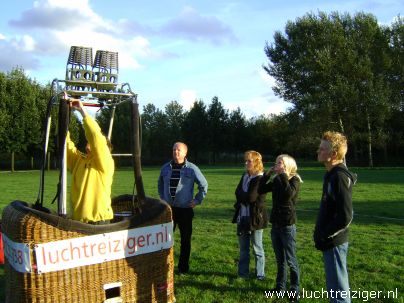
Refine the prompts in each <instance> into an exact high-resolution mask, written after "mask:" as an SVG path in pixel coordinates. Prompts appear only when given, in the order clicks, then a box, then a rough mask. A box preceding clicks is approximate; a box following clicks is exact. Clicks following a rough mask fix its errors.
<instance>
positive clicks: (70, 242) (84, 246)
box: [35, 222, 173, 273]
mask: <svg viewBox="0 0 404 303" xmlns="http://www.w3.org/2000/svg"><path fill="white" fill-rule="evenodd" d="M172 246H173V223H172V222H169V223H164V224H158V225H152V226H146V227H141V228H134V229H128V230H122V231H116V232H111V233H105V234H99V235H92V236H86V237H80V238H72V239H67V240H61V241H55V242H48V243H43V244H37V245H35V257H36V261H37V264H36V265H37V271H38V273H45V272H51V271H57V270H63V269H68V268H75V267H79V266H84V265H92V264H97V263H102V262H106V261H112V260H118V259H123V258H128V257H133V256H137V255H142V254H147V253H151V252H155V251H159V250H163V249H168V248H170V247H172Z"/></svg>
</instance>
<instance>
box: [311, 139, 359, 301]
mask: <svg viewBox="0 0 404 303" xmlns="http://www.w3.org/2000/svg"><path fill="white" fill-rule="evenodd" d="M346 152H347V140H346V137H345V136H344V135H342V134H340V133H337V132H330V131H328V132H325V133H324V134H323V137H322V139H321V143H320V146H319V148H318V150H317V160H318V161H319V162H321V163H323V164H324V166H325V168H326V170H327V172H326V174H325V176H324V183H323V193H322V198H321V204H320V210H319V213H318V217H317V222H316V226H315V230H314V242H315V246H316V248H317V249H319V250H321V251H322V252H323V259H324V269H325V274H326V284H327V290H328V298H329V299H330V302H338V303H339V302H346V303H350V302H351V299H350V296H349V281H348V271H347V261H346V260H347V253H348V226H349V224H350V223H351V221H352V215H353V211H352V186H353V184H354V183H355V182H356V177H355V176H354V175H353V174H352V173H351V172H349V170H348V168H347V167H346V165H345V164H344V158H345V154H346Z"/></svg>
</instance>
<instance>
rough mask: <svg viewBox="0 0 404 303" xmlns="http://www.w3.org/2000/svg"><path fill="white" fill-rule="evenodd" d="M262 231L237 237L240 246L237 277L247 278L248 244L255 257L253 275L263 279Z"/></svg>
mask: <svg viewBox="0 0 404 303" xmlns="http://www.w3.org/2000/svg"><path fill="white" fill-rule="evenodd" d="M263 231H264V230H263V229H259V230H253V231H251V234H242V235H240V236H238V242H239V245H240V259H239V261H238V275H239V276H240V277H243V278H248V275H249V273H250V269H249V265H250V242H251V244H252V247H253V251H254V256H255V274H256V275H257V277H265V252H264V247H263V246H262V234H263Z"/></svg>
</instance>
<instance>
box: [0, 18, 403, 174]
mask: <svg viewBox="0 0 404 303" xmlns="http://www.w3.org/2000/svg"><path fill="white" fill-rule="evenodd" d="M264 52H265V54H266V56H267V58H268V62H267V63H266V64H264V65H263V66H262V68H263V69H264V70H265V71H266V72H267V73H268V74H269V75H270V76H272V77H273V78H275V80H276V84H275V86H274V87H273V89H274V91H275V93H276V94H277V95H278V96H279V97H281V98H283V99H284V100H285V101H287V102H290V103H291V104H292V106H291V108H290V109H289V110H287V112H285V113H281V114H278V115H260V116H256V117H252V118H247V117H246V116H245V115H244V114H243V112H242V111H241V110H240V108H237V109H236V110H231V111H230V110H228V109H226V108H224V106H223V104H222V102H221V101H220V100H219V97H217V96H214V97H213V98H212V100H211V101H210V103H209V104H207V103H205V102H204V101H203V100H195V102H194V103H193V105H192V107H191V108H190V109H189V110H187V109H184V108H183V106H182V105H181V104H180V103H179V102H178V101H176V100H173V101H170V102H168V103H167V104H166V106H165V108H164V109H159V108H157V107H156V106H155V105H154V104H153V103H148V104H146V105H144V106H143V107H142V115H141V119H142V122H141V123H142V159H143V162H144V163H145V164H149V163H150V164H161V163H163V162H164V161H166V160H167V159H169V158H170V157H171V148H172V145H173V143H174V142H176V141H184V142H186V143H187V144H188V146H189V157H190V159H191V160H192V161H196V162H198V163H209V164H217V163H223V162H240V161H242V156H243V152H244V151H246V150H248V149H254V150H257V151H260V152H261V153H263V154H264V160H265V161H273V160H274V159H275V156H276V155H278V154H280V153H289V154H291V155H293V156H294V157H296V158H300V159H302V158H304V159H311V160H315V157H316V156H315V151H316V148H317V146H318V143H319V136H320V135H321V133H322V132H323V131H324V130H337V131H342V132H344V133H345V134H346V135H347V136H348V139H349V151H348V159H349V162H350V163H351V164H355V165H368V166H374V165H385V164H396V165H397V164H402V163H403V157H402V154H403V152H404V18H402V17H401V16H397V18H396V19H395V20H394V21H393V22H392V24H391V25H380V24H379V23H378V22H377V19H376V18H375V17H374V16H373V15H371V14H366V13H357V14H355V15H354V16H350V15H349V14H340V13H338V12H334V13H331V14H326V13H323V12H319V13H318V14H317V15H315V14H312V13H309V14H306V15H304V16H303V17H300V18H297V19H296V20H295V21H288V22H287V24H286V26H285V31H284V32H281V31H277V32H275V34H274V37H273V42H267V43H266V44H265V46H264ZM49 98H50V85H40V84H39V83H37V82H36V81H35V80H32V79H30V78H29V77H28V76H27V75H25V73H24V70H23V69H22V68H19V67H18V68H15V69H13V70H12V71H10V72H6V73H4V72H0V165H1V166H0V167H7V166H8V167H10V165H9V164H7V163H12V164H11V168H12V170H13V169H14V168H13V165H14V164H13V163H14V161H13V160H12V161H11V162H8V161H9V160H10V159H14V155H15V154H17V155H19V156H20V157H21V156H23V157H25V158H27V159H40V156H39V155H40V154H41V151H42V142H43V139H44V134H43V132H44V118H45V111H46V104H47V102H48V100H49ZM129 107H130V104H129V103H123V104H121V105H119V106H118V107H117V110H116V114H115V122H114V129H113V132H112V143H113V145H114V152H115V153H128V152H130V137H131V135H130V133H131V122H130V121H131V117H130V113H131V110H130V108H129ZM110 116H111V108H108V107H104V108H102V109H101V110H100V111H99V112H98V114H97V120H98V121H99V123H100V125H101V127H102V128H103V130H105V131H107V129H108V126H109V119H110ZM52 117H53V120H52V121H54V122H56V121H57V113H55V112H54V113H53V114H52ZM55 125H57V123H53V126H52V131H51V134H52V138H53V139H52V140H50V148H49V150H50V152H51V153H54V151H55V144H56V143H55V141H56V140H55V139H54V136H55V135H54V134H55V133H56V130H55V128H56V126H55ZM71 132H72V137H73V138H74V139H76V140H78V141H79V142H80V144H79V146H80V145H83V144H84V135H83V133H82V130H81V127H80V126H79V121H78V120H77V119H76V118H75V116H74V115H73V116H72V117H71ZM116 161H117V163H118V165H126V164H129V163H130V160H129V159H125V158H121V157H119V158H117V159H116ZM31 166H34V164H32V163H31Z"/></svg>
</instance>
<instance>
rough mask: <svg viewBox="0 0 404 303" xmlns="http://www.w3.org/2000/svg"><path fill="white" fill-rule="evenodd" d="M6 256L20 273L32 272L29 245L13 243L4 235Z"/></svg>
mask: <svg viewBox="0 0 404 303" xmlns="http://www.w3.org/2000/svg"><path fill="white" fill-rule="evenodd" d="M3 246H4V256H5V257H6V259H7V261H8V263H9V264H10V265H11V266H12V267H13V268H14V269H15V270H16V271H18V272H22V273H27V272H31V258H30V253H29V252H30V249H29V246H28V244H24V243H16V242H14V241H11V240H10V239H9V238H7V236H6V235H5V234H3Z"/></svg>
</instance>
